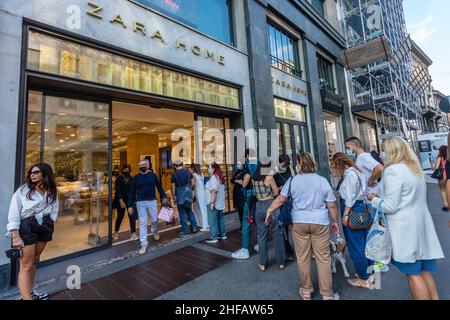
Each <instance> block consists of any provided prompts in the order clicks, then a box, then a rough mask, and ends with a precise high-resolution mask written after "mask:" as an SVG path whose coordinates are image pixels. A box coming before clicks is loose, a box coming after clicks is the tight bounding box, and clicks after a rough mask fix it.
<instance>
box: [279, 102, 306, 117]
mask: <svg viewBox="0 0 450 320" xmlns="http://www.w3.org/2000/svg"><path fill="white" fill-rule="evenodd" d="M274 105H275V116H276V117H278V118H283V119H288V120H294V121H300V122H306V109H305V107H304V106H302V105H299V104H295V103H291V102H289V101H285V100H280V99H276V98H275V99H274Z"/></svg>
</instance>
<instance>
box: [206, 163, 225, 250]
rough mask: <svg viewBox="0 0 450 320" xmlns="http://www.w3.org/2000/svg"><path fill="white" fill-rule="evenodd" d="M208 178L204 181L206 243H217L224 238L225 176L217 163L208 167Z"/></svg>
mask: <svg viewBox="0 0 450 320" xmlns="http://www.w3.org/2000/svg"><path fill="white" fill-rule="evenodd" d="M208 173H209V175H210V179H209V180H208V182H207V183H206V186H205V187H206V192H205V195H206V205H207V208H208V222H209V234H210V236H209V239H208V240H206V243H217V242H218V241H219V240H218V239H220V240H226V239H227V234H226V230H225V220H224V218H223V210H224V209H225V177H224V175H223V173H222V170H221V169H220V166H219V165H218V164H217V163H215V162H214V163H213V164H211V165H210V166H209V168H208Z"/></svg>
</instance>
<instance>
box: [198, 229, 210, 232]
mask: <svg viewBox="0 0 450 320" xmlns="http://www.w3.org/2000/svg"><path fill="white" fill-rule="evenodd" d="M206 231H209V228H206V229H205V228H201V229H200V232H206Z"/></svg>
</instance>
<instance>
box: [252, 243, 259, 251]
mask: <svg viewBox="0 0 450 320" xmlns="http://www.w3.org/2000/svg"><path fill="white" fill-rule="evenodd" d="M253 250H255V251H256V252H258V244H255V246H254V247H253Z"/></svg>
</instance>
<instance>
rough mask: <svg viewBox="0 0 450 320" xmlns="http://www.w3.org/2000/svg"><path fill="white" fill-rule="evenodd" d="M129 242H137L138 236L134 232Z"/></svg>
mask: <svg viewBox="0 0 450 320" xmlns="http://www.w3.org/2000/svg"><path fill="white" fill-rule="evenodd" d="M130 239H131V240H133V241H135V240H139V237H138V235H137V234H136V232H135V233H132V234H131V238H130Z"/></svg>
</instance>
